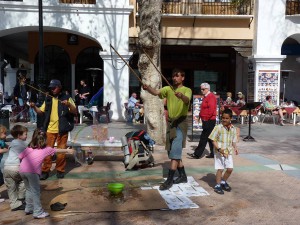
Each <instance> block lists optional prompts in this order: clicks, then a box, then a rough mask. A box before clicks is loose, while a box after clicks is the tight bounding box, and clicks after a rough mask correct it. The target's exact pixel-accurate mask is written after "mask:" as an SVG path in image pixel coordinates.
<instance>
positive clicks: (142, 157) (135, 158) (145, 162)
mask: <svg viewBox="0 0 300 225" xmlns="http://www.w3.org/2000/svg"><path fill="white" fill-rule="evenodd" d="M121 141H122V149H123V152H124V164H125V168H126V169H127V170H130V169H132V168H134V167H138V166H150V167H153V166H154V158H153V156H152V154H153V150H154V144H155V141H154V140H153V139H152V138H151V137H150V136H149V134H148V133H147V132H146V131H144V130H139V131H132V132H129V133H127V134H126V135H125V136H124V137H122V139H121Z"/></svg>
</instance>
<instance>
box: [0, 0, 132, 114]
mask: <svg viewBox="0 0 300 225" xmlns="http://www.w3.org/2000/svg"><path fill="white" fill-rule="evenodd" d="M0 6H1V7H0V18H1V23H0V37H1V36H5V35H8V34H13V33H18V32H22V31H37V30H38V25H39V24H38V21H39V20H38V18H39V14H38V1H37V0H23V1H22V2H11V1H9V2H7V1H0ZM132 11H133V6H130V5H129V1H128V0H122V1H121V0H97V1H96V4H95V5H93V4H91V5H87V4H82V5H81V4H60V3H58V0H48V1H43V26H44V31H54V32H55V31H56V32H58V31H64V32H68V31H69V32H71V33H75V34H78V35H81V36H84V37H86V38H90V39H93V40H95V41H96V42H98V43H99V44H100V45H101V46H102V48H103V51H104V54H101V56H102V57H104V58H103V59H104V102H106V101H108V100H109V101H111V102H113V104H112V105H111V110H112V112H113V113H112V119H114V120H119V119H123V118H122V114H123V113H122V112H123V111H124V107H123V103H122V102H121V100H123V99H125V97H126V98H128V82H129V74H128V69H127V68H123V69H122V70H115V68H114V67H113V64H112V63H111V60H110V59H109V58H111V52H112V50H111V49H110V44H112V46H114V48H115V49H116V50H117V51H118V52H122V54H123V55H125V56H126V55H129V52H128V48H129V34H128V30H129V14H130V13H131V12H132ZM113 54H114V53H113ZM127 59H128V57H127ZM74 73H75V70H74V69H72V86H73V84H74V83H75V81H74V80H73V79H75V76H76V75H74Z"/></svg>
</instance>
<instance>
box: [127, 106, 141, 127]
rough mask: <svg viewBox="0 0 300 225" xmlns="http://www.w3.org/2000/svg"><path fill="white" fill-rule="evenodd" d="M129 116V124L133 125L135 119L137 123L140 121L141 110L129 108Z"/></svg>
mask: <svg viewBox="0 0 300 225" xmlns="http://www.w3.org/2000/svg"><path fill="white" fill-rule="evenodd" d="M128 114H129V119H128V122H131V123H132V121H133V119H135V121H138V120H139V118H140V109H139V108H128Z"/></svg>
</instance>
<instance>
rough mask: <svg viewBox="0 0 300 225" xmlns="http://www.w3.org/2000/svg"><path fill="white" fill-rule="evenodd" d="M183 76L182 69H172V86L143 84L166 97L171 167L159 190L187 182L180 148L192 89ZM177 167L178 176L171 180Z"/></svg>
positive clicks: (183, 140)
mask: <svg viewBox="0 0 300 225" xmlns="http://www.w3.org/2000/svg"><path fill="white" fill-rule="evenodd" d="M184 78H185V73H184V71H183V70H180V69H174V70H173V73H172V80H173V87H170V86H166V87H163V88H161V89H159V90H156V89H154V88H152V87H150V86H147V85H143V88H144V90H147V91H148V92H149V93H151V94H153V95H156V96H157V95H158V96H159V97H160V98H161V99H164V98H166V99H167V107H168V113H169V118H168V123H167V124H168V127H167V135H166V137H167V140H166V150H167V151H168V156H169V159H171V168H170V169H169V174H168V178H167V180H166V181H165V182H164V183H163V184H162V185H160V187H159V189H160V190H167V189H169V188H170V187H172V185H173V184H179V183H186V182H187V176H186V174H185V170H184V166H183V162H182V148H184V147H185V141H186V135H187V128H188V123H187V113H188V109H189V104H190V100H191V96H192V90H191V89H190V88H188V87H185V86H183V81H184ZM177 169H178V172H179V177H178V178H177V179H176V180H173V178H174V174H175V171H176V170H177Z"/></svg>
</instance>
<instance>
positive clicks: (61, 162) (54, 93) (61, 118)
mask: <svg viewBox="0 0 300 225" xmlns="http://www.w3.org/2000/svg"><path fill="white" fill-rule="evenodd" d="M49 88H50V89H51V96H50V95H48V96H47V97H46V99H45V101H44V103H43V104H42V106H41V107H40V108H38V107H37V106H36V105H35V104H34V103H30V106H31V107H33V108H34V110H35V111H36V112H37V113H38V114H44V116H45V119H44V124H43V127H42V129H43V130H44V131H45V132H46V134H47V146H50V147H54V144H55V142H56V143H57V148H62V149H65V148H67V140H68V132H69V131H72V130H73V128H74V115H75V114H76V106H75V103H74V101H73V99H72V98H71V97H70V96H69V95H66V93H65V92H62V86H61V83H60V81H59V80H51V82H50V85H49ZM51 166H52V159H51V156H48V157H46V158H45V159H44V163H43V167H42V175H41V177H40V179H41V180H46V179H47V178H48V177H49V172H50V169H51ZM65 166H66V156H65V153H58V154H57V158H56V171H57V173H56V176H57V178H64V173H65Z"/></svg>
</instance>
